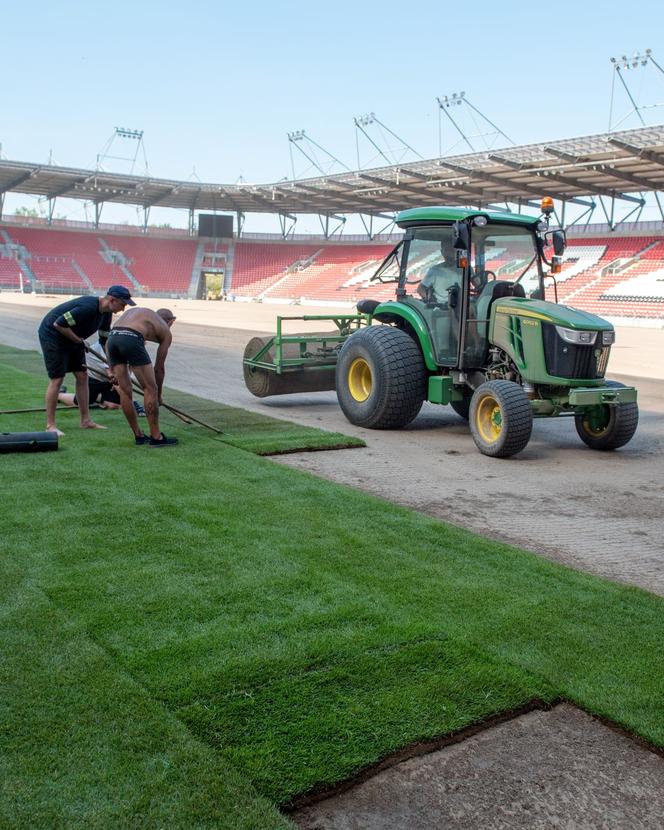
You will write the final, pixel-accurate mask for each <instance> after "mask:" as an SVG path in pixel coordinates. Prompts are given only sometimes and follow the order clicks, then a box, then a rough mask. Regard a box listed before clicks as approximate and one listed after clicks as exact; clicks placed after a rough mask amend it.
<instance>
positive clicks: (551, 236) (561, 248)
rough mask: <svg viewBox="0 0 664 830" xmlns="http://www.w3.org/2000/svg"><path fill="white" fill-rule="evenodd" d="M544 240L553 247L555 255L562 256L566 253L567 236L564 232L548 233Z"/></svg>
mask: <svg viewBox="0 0 664 830" xmlns="http://www.w3.org/2000/svg"><path fill="white" fill-rule="evenodd" d="M544 238H545V242H546V244H547V245H553V253H554V254H555V255H556V256H562V255H563V254H564V253H565V248H566V246H567V234H566V233H565V231H564V230H562V229H560V230H556V231H548V232H547V233H546V234H545V237H544Z"/></svg>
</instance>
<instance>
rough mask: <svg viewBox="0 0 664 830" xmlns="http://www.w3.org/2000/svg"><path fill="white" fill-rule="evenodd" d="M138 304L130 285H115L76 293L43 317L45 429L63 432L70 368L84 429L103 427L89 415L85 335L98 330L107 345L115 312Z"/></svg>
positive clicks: (100, 337)
mask: <svg viewBox="0 0 664 830" xmlns="http://www.w3.org/2000/svg"><path fill="white" fill-rule="evenodd" d="M128 305H136V303H135V302H134V301H133V300H132V298H131V294H130V293H129V289H127V288H125V286H124V285H112V286H111V287H110V288H109V289H108V291H107V292H106V295H105V296H104V297H76V298H75V299H73V300H68V301H67V302H66V303H61V304H60V305H59V306H56V307H55V308H54V309H52V310H51V311H49V312H48V314H47V315H46V316H45V317H44V319H43V320H42V321H41V324H40V326H39V332H38V333H39V342H40V344H41V347H42V352H43V354H44V363H45V364H46V371H47V372H48V377H49V382H48V387H47V389H46V430H47V431H53V432H57V433H58V435H63V433H62V432H60V430H59V429H58V428H57V426H56V424H55V409H56V407H57V405H58V393H59V392H60V387H61V386H62V381H63V380H64V377H65V375H66V374H67V372H73V373H74V376H75V377H76V399H77V401H78V408H79V411H80V414H81V428H82V429H104V427H102V426H101V425H100V424H96V423H95V422H94V421H93V420H92V419H91V418H90V412H89V408H88V407H89V392H88V373H87V370H86V366H85V344H84V341H85V338H86V337H90V336H91V335H93V334H94V333H95V332H96V331H98V332H99V342H100V343H101V344H102V345H104V344H105V343H106V338H107V337H108V332H109V331H110V328H111V319H112V317H113V314H117V313H118V312H120V311H124V309H125V308H126V306H128Z"/></svg>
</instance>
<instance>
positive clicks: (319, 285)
mask: <svg viewBox="0 0 664 830" xmlns="http://www.w3.org/2000/svg"><path fill="white" fill-rule="evenodd" d="M662 190H664V127H643V128H639V129H636V130H628V131H623V132H614V133H609V134H606V135H597V136H587V137H584V138H575V139H566V140H563V141H556V142H548V143H544V144H537V145H527V146H523V147H509V148H506V149H503V150H501V151H500V152H489V151H487V152H482V153H470V154H465V155H460V156H453V157H445V158H439V159H431V160H428V161H427V160H421V161H417V162H413V163H408V164H402V165H399V166H394V167H384V168H377V169H374V170H371V171H365V170H358V171H356V172H345V173H341V174H335V175H328V176H324V177H320V178H315V179H307V180H302V181H298V180H295V181H290V182H288V181H287V182H278V183H275V184H269V185H253V184H251V185H250V184H245V183H242V184H236V185H218V184H201V183H193V182H178V181H170V180H161V179H154V178H149V179H148V178H145V177H140V176H133V175H120V174H111V173H106V172H103V171H101V170H97V171H89V170H79V169H69V168H62V167H56V166H53V165H50V166H49V165H35V164H30V163H26V162H15V161H7V160H0V210H1V209H2V206H3V203H4V202H3V199H4V195H5V194H6V193H7V192H10V191H14V192H19V193H25V194H29V195H32V196H39V197H40V198H42V199H45V200H48V203H49V215H50V216H51V217H52V216H53V208H54V206H55V202H56V200H57V199H59V198H75V199H80V200H85V201H90V202H94V204H95V205H96V206H97V207H99V206H100V205H101V204H103V203H105V202H114V203H120V204H126V205H136V206H138V207H139V208H142V209H143V210H144V212H145V218H146V222H145V224H144V226H143V227H142V228H139V227H130V226H122V225H102V224H100V223H99V221H97V222H96V223H95V224H89V225H88V224H84V223H70V222H66V221H60V220H49V221H47V220H38V219H34V218H30V219H27V218H23V217H17V216H12V217H9V216H2V214H1V213H0V289H4V290H23V291H35V292H49V293H59V294H65V293H85V292H94V291H99V290H103V289H104V288H105V287H107V286H108V285H110V284H111V283H115V282H124V283H126V284H127V285H129V286H131V288H132V291H133V292H134V293H135V294H136V295H137V296H141V295H150V296H164V297H189V298H205V297H207V298H210V297H214V298H217V297H222V298H224V297H226V298H229V299H236V300H243V301H250V300H258V301H261V302H273V303H284V304H286V303H330V304H342V305H343V304H347V305H351V304H353V303H355V302H357V300H359V299H361V298H362V297H374V298H376V299H384V298H387V297H390V296H392V295H393V290H394V288H393V285H391V284H384V285H375V284H373V283H371V282H370V277H371V275H372V274H373V272H374V271H375V269H376V267H377V266H378V264H379V263H380V262H381V261H382V260H383V258H384V257H385V256H386V254H387V253H388V252H389V250H390V247H391V245H393V244H394V242H395V241H396V239H398V238H399V235H398V234H397V235H393V236H381V237H376V236H373V235H372V233H371V228H372V227H373V225H372V222H373V220H374V219H376V220H378V219H380V220H386V219H387V220H388V221H389V219H390V218H391V216H393V215H394V212H395V211H397V210H400V209H403V208H407V207H412V206H424V205H432V204H448V205H464V206H467V205H472V206H477V207H478V208H482V207H484V208H487V209H491V210H505V209H508V206H512V209H514V210H519V211H520V210H521V209H522V208H523V209H524V210H526V211H533V212H534V211H536V210H537V205H538V198H539V197H541V196H543V195H550V196H552V197H553V198H554V200H555V202H556V204H557V209H556V216H557V217H558V219H559V221H560V223H561V224H563V225H565V224H566V223H565V211H566V209H571V208H572V207H576V208H578V209H580V208H586V207H587V211H586V213H588V218H587V220H586V221H587V224H586V225H584V226H581V225H580V224H575V222H578V221H579V220H578V218H577V220H575V221H573V222H572V223H571V225H569V223H567V224H568V225H569V227H568V237H569V245H568V248H567V251H566V254H565V260H564V264H563V270H562V273H561V274H560V275H558V277H557V280H556V290H557V296H558V300H559V301H560V302H563V303H568V304H570V305H574V306H576V307H578V308H581V309H585V310H588V311H591V312H594V313H597V314H600V315H603V316H608V317H626V318H635V319H636V318H640V319H644V320H662V319H664V212H662V209H661V206H660V213H661V214H662V221H656V222H648V223H639V222H632V223H630V224H628V223H627V218H628V217H630V216H631V215H632V214H634V213H635V212H636V211H638V212H639V213H638V215H637V219H638V217H639V216H640V211H641V210H642V208H643V205H644V204H645V201H644V196H643V194H644V193H653V194H654V195H655V197H657V198H656V199H655V201H656V203H657V205H658V206H659V205H661V203H660V201H659V198H658V192H659V191H662ZM597 202H599V203H601V205H602V207H603V208H604V213H605V215H606V216H607V220H609V217H610V222H609V224H607V225H602V226H600V225H593V224H589V222H590V216H591V215H592V211H593V210H594V209H595V205H596V203H597ZM607 202H608V203H609V204H608V205H607ZM156 204H158V205H159V206H160V207H166V208H171V209H181V210H188V211H189V229H188V230H174V229H168V228H158V229H155V228H149V226H148V224H147V216H148V212H149V209H150V207H151V206H152V205H156ZM619 205H623V206H624V210H626V211H628V213H627V214H626V216H625V217H623V219H622V220H614V216H616V215H617V214H618V213H619V209H618V206H619ZM203 210H212V211H215V212H216V211H218V210H226V211H233V212H235V214H236V216H237V229H238V236H237V237H236V238H228V239H212V238H206V237H197V238H195V237H194V227H195V224H196V222H195V212H196V211H203ZM245 212H248V213H273V214H279V215H280V216H281V217H282V219H283V218H285V217H289V218H290V219H293V218H294V215H297V213H298V212H299V213H318V214H319V215H320V216H321V218H325V219H326V220H329V219H330V217H331V216H333V217H335V218H339V216H340V215H344V214H350V213H355V214H359V215H362V216H367V217H369V225H368V227H367V225H366V224H365V227H367V230H368V233H367V236H365V237H352V238H351V237H349V236H345V237H344V236H335V237H334V238H330V237H328V236H313V235H311V236H297V237H296V236H293V235H288V234H286V233H285V231H284V234H283V235H282V238H274V236H270V235H263V236H259V235H255V234H254V235H246V234H243V232H242V229H243V221H244V213H245ZM98 218H99V214H98V212H97V219H98ZM327 226H328V225H327V224H326V225H325V227H327ZM282 228H285V224H283V225H282ZM492 265H493V270H494V271H495V272H496V273H497V274H499V275H500V276H501V277H502V278H509V276H510V275H511V274H516V273H518V272H519V271H520V268H522V267H523V265H522V264H521V263H520V262H517V261H514V262H507V261H503V260H501V259H500V251H496V252H495V254H494V258H493V262H492ZM554 293H555V292H554V288H553V285H552V286H551V288H550V289H549V290H548V292H547V296H552V295H554Z"/></svg>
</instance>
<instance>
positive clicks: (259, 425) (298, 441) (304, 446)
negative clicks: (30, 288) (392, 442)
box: [0, 344, 365, 455]
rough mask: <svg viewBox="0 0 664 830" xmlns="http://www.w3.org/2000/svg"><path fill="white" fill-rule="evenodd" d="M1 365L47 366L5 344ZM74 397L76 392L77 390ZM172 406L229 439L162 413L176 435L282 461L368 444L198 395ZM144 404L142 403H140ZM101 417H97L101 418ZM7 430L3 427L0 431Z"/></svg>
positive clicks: (170, 394) (169, 395)
mask: <svg viewBox="0 0 664 830" xmlns="http://www.w3.org/2000/svg"><path fill="white" fill-rule="evenodd" d="M0 363H5V365H6V364H7V363H9V364H10V365H11V366H12V367H14V368H17V369H21V370H23V371H25V372H29V373H30V374H35V375H39V376H40V377H42V378H43V376H44V361H43V358H42V356H41V354H39V352H34V351H27V350H23V349H14V348H12V347H11V346H4V345H2V344H0ZM70 391H74V390H73V388H72V389H71V390H70ZM165 398H166V401H167V403H169V404H171V405H172V406H174V407H175V408H176V409H180V410H185V412H187V413H189V414H191V415H193V416H194V418H196V419H197V420H199V421H203V422H204V423H206V424H209V425H210V426H212V427H215V428H216V429H218V430H221V432H222V433H223V434H221V435H219V434H215V433H214V432H213V431H211V430H209V429H206V428H205V427H202V426H199V425H195V424H194V425H187V426H185V424H184V423H183V421H182V420H181V419H178V418H176V417H174V416H170V415H168V414H167V413H166V411H165V410H162V413H161V420H163V422H164V424H165V425H168V427H169V428H170V429H171V430H172V431H173V430H175V431H177V432H178V433H183V431H184V434H185V435H189V434H192V433H194V434H195V433H201V434H203V435H204V436H205V437H207V438H212V439H214V440H217V441H222V442H223V443H225V444H230V445H231V446H233V447H239V448H240V449H243V450H247V451H249V452H253V453H256V455H277V454H280V453H291V452H301V451H304V450H336V449H348V448H351V447H364V446H365V443H364V441H362V439H361V438H354V437H351V436H349V435H342V434H341V433H339V432H326V431H324V430H322V429H315V428H313V427H305V426H301V425H300V424H294V423H292V422H291V421H282V420H280V419H278V418H270V417H268V416H267V415H261V414H260V413H257V412H247V411H246V410H244V409H238V408H237V407H234V406H225V405H224V404H220V403H214V402H213V401H208V400H205V399H203V398H199V397H197V396H196V395H189V394H187V393H186V392H179V391H177V390H175V389H167V390H165ZM43 400H44V390H43V388H41V386H40V387H38V388H35V391H34V392H31V393H30V396H29V397H27V398H23V399H20V398H19V399H17V400H16V401H15V402H14V403H12V402H10V401H9V400H4V396H3V400H2V401H1V402H2V408H11V407H15V408H17V409H18V408H19V407H24V408H28V407H30V406H35V407H39V406H43ZM139 400H140V397H139ZM62 417H63V418H66V419H68V420H72V421H75V418H76V415H75V413H74V412H72V413H64V414H63V415H62ZM95 417H96V416H95ZM1 428H3V427H2V424H0V429H1ZM125 437H126V438H130V437H131V433H129V432H127V430H125Z"/></svg>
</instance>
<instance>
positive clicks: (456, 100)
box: [436, 92, 466, 109]
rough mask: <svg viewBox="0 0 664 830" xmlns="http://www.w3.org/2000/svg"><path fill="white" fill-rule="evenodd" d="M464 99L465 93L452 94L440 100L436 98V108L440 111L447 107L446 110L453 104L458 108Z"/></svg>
mask: <svg viewBox="0 0 664 830" xmlns="http://www.w3.org/2000/svg"><path fill="white" fill-rule="evenodd" d="M465 97H466V93H465V92H453V93H452V94H451V95H443V96H441V97H440V98H436V100H437V101H438V106H439V107H440V108H441V109H442V108H443V107H447V108H448V109H449V108H450V107H452V106H454V105H455V104H456V105H457V106H459V105H460V104H462V103H463V99H464V98H465Z"/></svg>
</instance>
